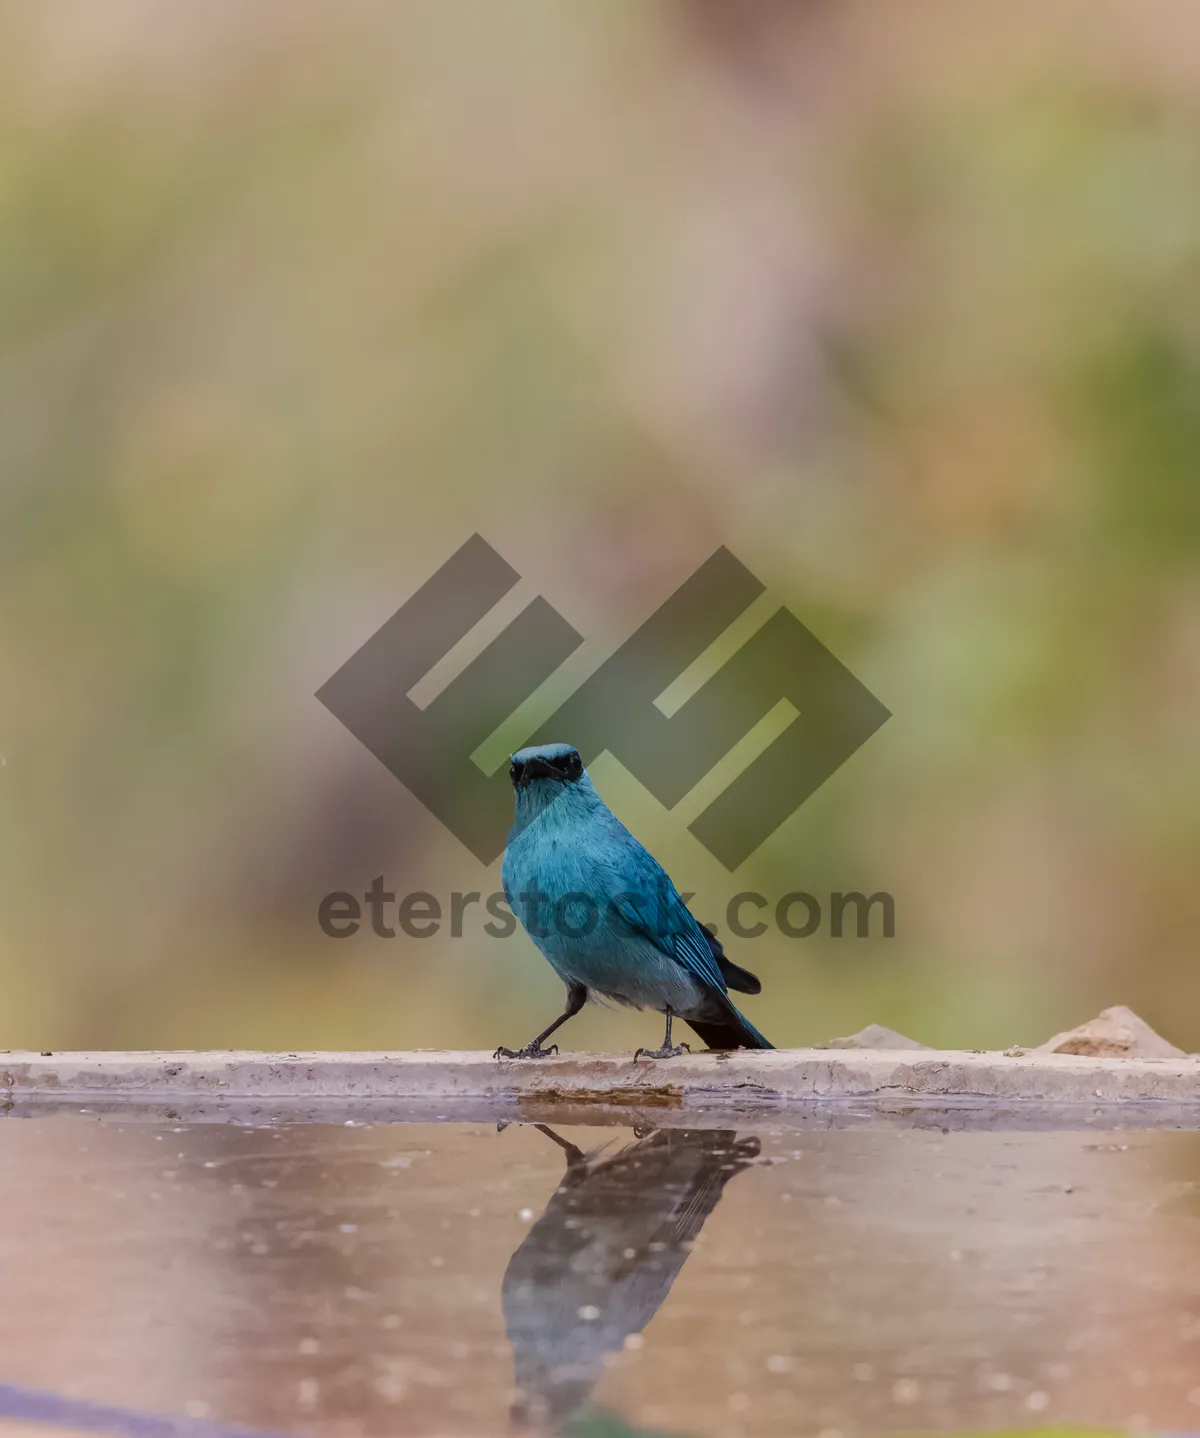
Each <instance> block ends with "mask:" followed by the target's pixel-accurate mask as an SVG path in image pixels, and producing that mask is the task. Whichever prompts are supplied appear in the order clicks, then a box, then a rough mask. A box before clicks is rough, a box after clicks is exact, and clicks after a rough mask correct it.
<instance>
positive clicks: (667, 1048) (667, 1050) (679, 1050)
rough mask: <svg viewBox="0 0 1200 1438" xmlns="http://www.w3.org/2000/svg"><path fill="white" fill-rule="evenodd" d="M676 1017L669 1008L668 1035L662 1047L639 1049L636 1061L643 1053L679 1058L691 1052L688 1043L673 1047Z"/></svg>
mask: <svg viewBox="0 0 1200 1438" xmlns="http://www.w3.org/2000/svg"><path fill="white" fill-rule="evenodd" d="M674 1017H675V1015H674V1014H673V1013H672V1012H671V1010H670V1009H668V1010H667V1032H666V1037H665V1038H664V1039H663V1041H662V1048H660V1049H638V1051H637V1053H635V1054H634V1056H633V1061H634V1063H636V1062H637V1061H638V1059H640V1058H641V1056H642V1055H643V1054H645V1055H646V1057H647V1058H648V1059H677V1058H678V1057H679V1055H680V1054H684V1053H687V1054H690V1053H691V1049H690V1048H688V1046H687V1044H676V1045H675V1047H674V1048H672V1047H671V1020H672V1019H673V1018H674Z"/></svg>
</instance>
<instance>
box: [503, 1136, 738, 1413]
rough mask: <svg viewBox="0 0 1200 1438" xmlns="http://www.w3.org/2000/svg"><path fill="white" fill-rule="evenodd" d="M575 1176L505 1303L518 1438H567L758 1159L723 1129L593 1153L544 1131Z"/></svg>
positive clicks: (534, 1238)
mask: <svg viewBox="0 0 1200 1438" xmlns="http://www.w3.org/2000/svg"><path fill="white" fill-rule="evenodd" d="M534 1127H535V1128H537V1129H538V1130H539V1131H540V1132H541V1133H544V1134H545V1135H546V1136H547V1138H549V1139H552V1140H553V1142H555V1143H556V1144H558V1146H559V1147H560V1148H561V1149H562V1150H563V1152H564V1153H565V1155H566V1159H567V1168H566V1172H565V1173H564V1174H563V1177H562V1181H561V1182H560V1184H559V1186H558V1188H557V1189H555V1191H554V1194H553V1196H552V1197H551V1199H550V1202H549V1203H548V1204H547V1205H546V1211H545V1212H544V1213H543V1214H542V1216H541V1217H540V1218H539V1219H538V1220H537V1222H536V1223H535V1224H534V1225H533V1227H532V1228H531V1229H530V1231H529V1233H528V1235H527V1236H526V1238H525V1241H524V1243H522V1244H521V1246H520V1248H518V1249H517V1251H516V1252H515V1253H514V1254H513V1256H512V1258H511V1259H510V1260H509V1264H508V1268H507V1270H506V1272H505V1274H504V1283H503V1286H502V1289H501V1299H502V1303H503V1307H504V1323H505V1327H506V1329H507V1331H508V1339H509V1342H510V1343H511V1344H512V1349H513V1364H514V1367H515V1370H516V1386H517V1396H516V1399H515V1400H514V1403H513V1408H512V1420H513V1428H514V1430H516V1431H531V1432H537V1433H559V1432H561V1431H562V1430H563V1428H564V1426H565V1425H566V1424H568V1423H569V1422H570V1420H571V1419H572V1418H573V1417H574V1416H575V1415H576V1414H578V1413H579V1412H580V1410H581V1409H582V1408H583V1407H584V1405H585V1404H586V1403H587V1401H588V1399H589V1397H590V1396H591V1392H592V1389H593V1388H594V1387H595V1385H596V1383H597V1381H598V1380H599V1378H600V1375H601V1373H602V1372H603V1368H604V1358H605V1355H606V1354H608V1353H613V1352H615V1351H616V1350H617V1349H619V1348H621V1347H622V1346H623V1345H624V1343H625V1340H626V1338H627V1337H628V1336H629V1335H630V1334H632V1333H640V1332H641V1331H642V1329H643V1328H644V1327H645V1326H646V1324H647V1323H649V1322H650V1320H651V1318H653V1317H654V1315H655V1314H656V1313H657V1312H658V1310H659V1308H660V1307H661V1306H662V1303H663V1300H664V1299H665V1298H666V1296H667V1294H668V1293H669V1292H670V1291H671V1285H672V1283H674V1281H675V1276H676V1274H678V1272H679V1270H680V1269H681V1268H682V1267H683V1265H684V1263H685V1262H686V1261H687V1256H688V1254H689V1253H690V1251H691V1246H692V1240H693V1239H695V1237H696V1235H697V1234H698V1233H699V1232H700V1230H701V1228H703V1226H704V1221H705V1219H707V1218H708V1215H709V1214H710V1213H711V1212H712V1211H713V1209H714V1208H715V1207H716V1206H717V1202H718V1200H719V1199H720V1197H721V1193H722V1191H723V1189H724V1187H725V1185H726V1184H727V1183H728V1182H729V1180H730V1179H731V1178H733V1177H734V1176H735V1175H736V1174H738V1173H740V1172H741V1171H742V1170H743V1169H744V1168H746V1167H748V1166H749V1165H750V1164H751V1163H752V1162H753V1160H754V1159H755V1158H756V1157H757V1155H758V1151H759V1142H758V1140H757V1139H756V1138H742V1139H739V1138H738V1136H737V1135H736V1134H735V1133H731V1132H729V1131H728V1130H725V1129H659V1130H656V1131H654V1132H652V1133H649V1134H646V1135H644V1136H642V1137H639V1138H638V1139H637V1140H636V1142H634V1143H630V1144H627V1145H626V1146H625V1147H624V1148H621V1149H618V1150H617V1151H616V1152H615V1153H613V1152H610V1151H609V1146H608V1145H607V1144H605V1145H602V1146H601V1147H599V1148H596V1149H592V1150H590V1151H589V1152H587V1153H584V1152H583V1151H582V1150H581V1149H579V1148H577V1147H576V1146H575V1145H574V1144H573V1143H568V1142H567V1141H566V1140H565V1139H563V1138H561V1137H560V1136H559V1135H558V1134H556V1133H555V1132H554V1131H553V1130H552V1129H549V1128H547V1127H546V1126H545V1124H535V1125H534Z"/></svg>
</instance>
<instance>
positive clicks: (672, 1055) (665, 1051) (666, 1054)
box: [633, 1044, 691, 1063]
mask: <svg viewBox="0 0 1200 1438" xmlns="http://www.w3.org/2000/svg"><path fill="white" fill-rule="evenodd" d="M690 1053H691V1049H690V1048H689V1047H688V1045H687V1044H676V1045H675V1047H674V1048H661V1049H638V1051H637V1053H635V1054H634V1056H633V1061H634V1063H637V1061H638V1059H640V1058H641V1057H642V1055H643V1054H645V1056H646V1057H647V1058H648V1059H677V1058H678V1057H679V1056H680V1055H681V1054H690Z"/></svg>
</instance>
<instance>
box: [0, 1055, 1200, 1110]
mask: <svg viewBox="0 0 1200 1438" xmlns="http://www.w3.org/2000/svg"><path fill="white" fill-rule="evenodd" d="M905 1095H911V1096H914V1097H918V1096H920V1097H926V1098H946V1099H967V1098H969V1099H976V1100H994V1101H997V1102H1003V1103H1005V1104H1012V1103H1037V1104H1095V1103H1105V1104H1125V1103H1144V1102H1147V1101H1162V1102H1165V1103H1170V1104H1173V1105H1184V1106H1187V1107H1189V1108H1190V1107H1192V1106H1195V1108H1196V1109H1197V1111H1198V1113H1200V1056H1196V1055H1193V1056H1190V1057H1188V1058H1184V1059H1111V1058H1086V1057H1082V1056H1079V1055H1068V1054H1036V1053H1029V1054H1017V1053H1014V1054H1012V1055H1009V1054H1002V1053H982V1054H976V1053H966V1052H960V1051H953V1050H951V1051H944V1052H939V1051H936V1050H920V1051H911V1050H852V1049H779V1050H773V1051H771V1052H766V1053H760V1052H749V1051H745V1050H739V1051H737V1052H735V1053H731V1054H716V1053H707V1052H706V1053H698V1054H690V1055H684V1056H682V1057H680V1058H677V1059H671V1060H668V1061H666V1062H661V1061H660V1062H655V1061H653V1060H646V1059H643V1060H641V1061H637V1062H635V1061H634V1060H632V1059H631V1058H629V1057H625V1056H621V1057H615V1056H612V1055H606V1054H586V1053H566V1054H563V1055H561V1056H556V1057H554V1058H550V1059H542V1060H537V1061H529V1060H526V1061H518V1060H507V1061H503V1060H502V1061H497V1060H495V1059H493V1058H492V1056H491V1054H488V1053H478V1052H455V1051H433V1050H430V1051H420V1050H418V1051H417V1052H412V1053H259V1052H253V1051H234V1050H213V1051H207V1052H187V1051H180V1052H145V1053H132V1052H131V1053H116V1052H113V1053H56V1054H36V1053H25V1052H7V1053H6V1052H0V1102H2V1103H5V1104H7V1105H9V1106H11V1105H13V1104H14V1103H17V1102H20V1103H21V1104H22V1107H23V1108H25V1107H28V1105H29V1104H30V1103H33V1104H35V1105H36V1103H37V1101H38V1100H44V1101H53V1102H54V1103H56V1104H59V1105H61V1104H62V1103H63V1102H64V1101H71V1100H77V1101H78V1102H80V1103H83V1102H86V1100H87V1099H88V1098H92V1097H95V1098H106V1099H122V1098H123V1099H128V1100H140V1101H143V1102H148V1101H169V1100H171V1099H172V1098H181V1099H182V1098H189V1097H190V1098H200V1097H205V1098H209V1099H219V1100H279V1101H286V1100H314V1099H339V1100H343V1101H351V1102H354V1101H364V1100H386V1101H390V1102H393V1103H394V1102H397V1101H403V1100H411V1101H414V1102H428V1101H438V1100H462V1099H476V1100H477V1099H484V1100H489V1101H505V1102H514V1101H515V1102H521V1101H525V1100H529V1101H538V1102H554V1101H575V1102H584V1103H586V1102H604V1103H608V1104H617V1105H628V1106H634V1107H639V1108H641V1107H654V1106H659V1107H663V1106H668V1107H679V1106H686V1107H689V1108H691V1107H707V1108H722V1107H728V1108H745V1107H752V1106H753V1107H757V1106H760V1105H764V1104H765V1105H768V1106H778V1105H785V1106H786V1105H791V1104H800V1103H803V1104H812V1103H814V1102H821V1101H825V1100H844V1099H861V1098H870V1097H874V1096H887V1097H891V1098H900V1097H903V1096H905Z"/></svg>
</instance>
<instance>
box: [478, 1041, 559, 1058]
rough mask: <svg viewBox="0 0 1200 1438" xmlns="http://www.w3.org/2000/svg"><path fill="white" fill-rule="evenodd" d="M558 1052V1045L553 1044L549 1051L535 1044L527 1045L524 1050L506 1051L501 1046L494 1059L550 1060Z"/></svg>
mask: <svg viewBox="0 0 1200 1438" xmlns="http://www.w3.org/2000/svg"><path fill="white" fill-rule="evenodd" d="M557 1052H558V1045H557V1044H551V1045H550V1047H549V1048H548V1049H543V1048H539V1047H538V1045H537V1044H535V1043H534V1044H526V1045H525V1047H524V1048H523V1049H506V1048H505V1047H504V1046H503V1045H501V1046H500V1048H498V1049H497V1050H496V1052H495V1053H494V1054H493V1055H492V1057H493V1058H494V1059H548V1058H549V1057H550V1055H551V1054H556V1053H557Z"/></svg>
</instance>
